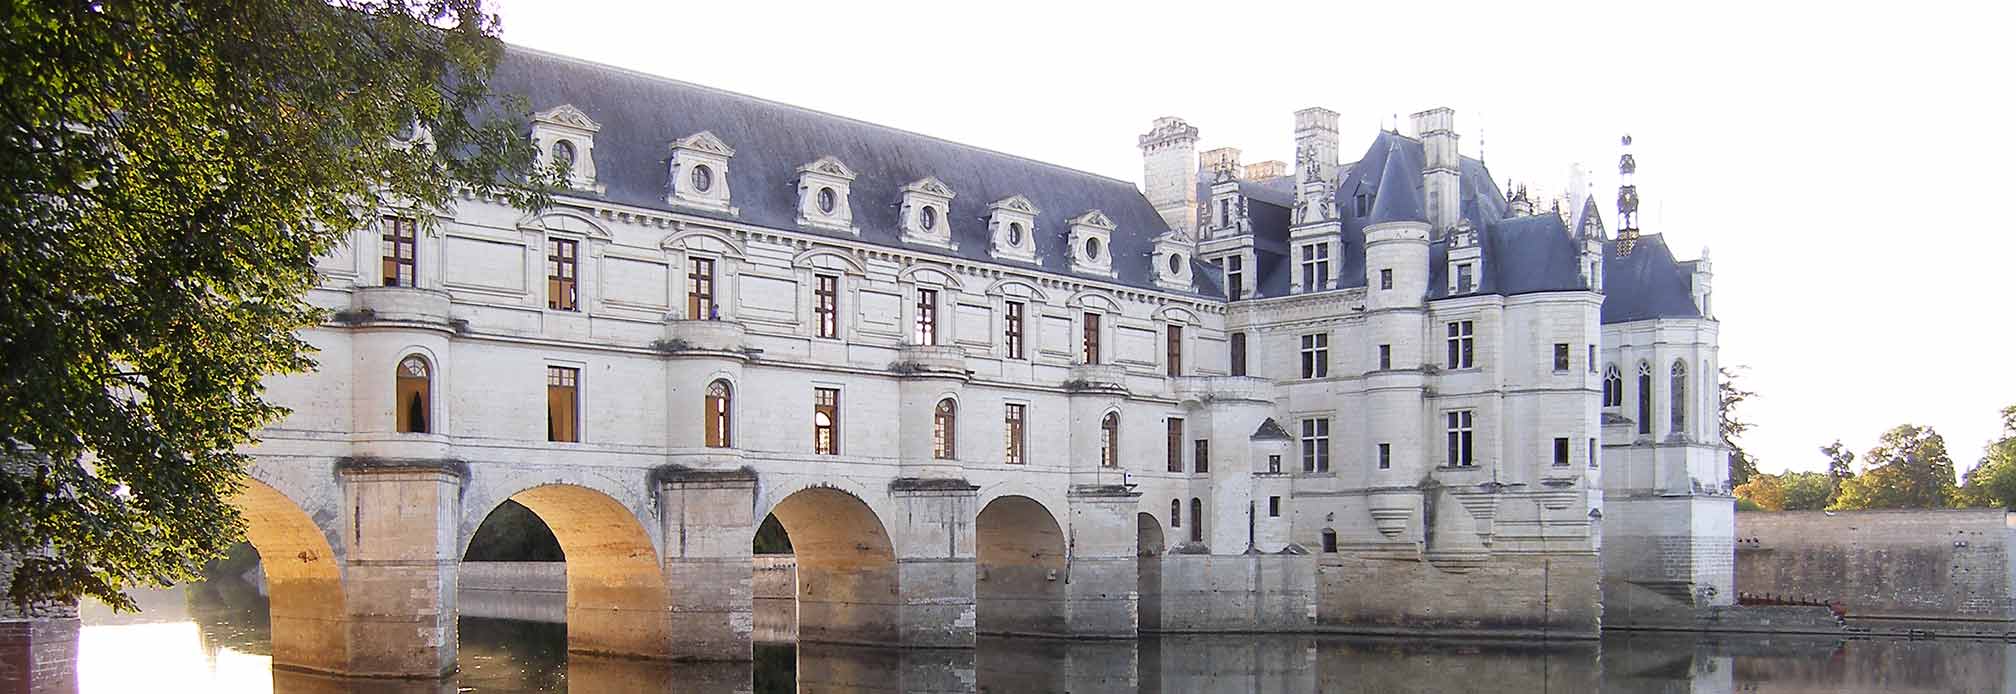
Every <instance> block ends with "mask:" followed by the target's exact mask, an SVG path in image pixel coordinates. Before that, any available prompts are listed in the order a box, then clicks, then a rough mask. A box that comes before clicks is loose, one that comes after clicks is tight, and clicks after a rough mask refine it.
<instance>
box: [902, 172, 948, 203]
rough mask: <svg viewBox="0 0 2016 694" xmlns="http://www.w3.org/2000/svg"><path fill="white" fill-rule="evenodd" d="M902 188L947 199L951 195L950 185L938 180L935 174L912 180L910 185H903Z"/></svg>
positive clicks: (906, 190)
mask: <svg viewBox="0 0 2016 694" xmlns="http://www.w3.org/2000/svg"><path fill="white" fill-rule="evenodd" d="M903 190H904V191H905V192H910V193H924V194H926V195H934V196H937V197H941V198H945V199H947V200H950V199H952V197H953V193H952V187H951V186H948V185H945V182H944V181H940V180H938V177H937V176H925V177H923V178H920V179H918V180H916V181H912V182H911V183H910V185H906V186H903Z"/></svg>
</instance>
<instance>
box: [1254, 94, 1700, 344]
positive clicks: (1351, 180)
mask: <svg viewBox="0 0 2016 694" xmlns="http://www.w3.org/2000/svg"><path fill="white" fill-rule="evenodd" d="M1424 160H1425V156H1424V153H1423V151H1422V147H1421V142H1420V141H1419V140H1416V139H1414V138H1410V137H1406V136H1403V135H1400V134H1398V133H1393V132H1387V131H1381V132H1380V133H1379V134H1378V136H1376V137H1374V138H1373V139H1372V142H1371V144H1370V145H1369V146H1368V147H1367V148H1366V150H1365V155H1364V156H1363V157H1361V158H1360V159H1359V160H1358V161H1357V162H1354V163H1351V164H1346V165H1345V166H1344V167H1343V168H1342V169H1341V170H1340V172H1339V175H1338V186H1337V211H1338V213H1339V217H1340V221H1341V222H1342V224H1341V226H1342V227H1343V231H1342V238H1341V239H1340V241H1341V243H1340V244H1339V245H1340V247H1341V252H1340V253H1339V255H1338V256H1337V257H1333V258H1332V259H1331V262H1332V263H1337V264H1338V270H1339V273H1340V276H1341V279H1340V282H1339V285H1340V286H1339V287H1338V289H1348V288H1353V287H1363V286H1365V227H1367V226H1370V225H1372V224H1373V223H1375V222H1377V221H1381V220H1383V219H1414V220H1419V219H1424V218H1425V214H1423V208H1422V206H1421V201H1422V200H1423V199H1424V198H1425V195H1424V194H1423V192H1422V190H1421V187H1422V185H1423V181H1422V171H1423V169H1424V168H1425V167H1424V165H1423V162H1424ZM1459 174H1460V175H1459V178H1460V182H1461V188H1462V195H1463V200H1462V211H1463V217H1464V218H1465V219H1468V220H1470V223H1471V225H1472V226H1473V227H1475V228H1476V229H1477V231H1478V234H1479V240H1480V246H1481V248H1480V253H1479V255H1480V256H1481V259H1482V262H1483V264H1484V272H1483V280H1482V282H1480V283H1479V285H1478V289H1477V293H1481V294H1500V295H1505V296H1513V295H1519V294H1530V293H1535V292H1549V291H1574V290H1580V289H1583V288H1584V287H1585V283H1584V280H1583V277H1582V275H1583V273H1582V268H1581V243H1580V242H1579V241H1578V240H1577V239H1576V237H1575V235H1574V233H1572V229H1571V228H1570V227H1569V226H1568V225H1567V224H1564V223H1563V222H1562V221H1561V218H1560V217H1559V216H1558V215H1555V214H1553V213H1552V212H1542V213H1540V214H1535V215H1530V216H1524V217H1513V216H1512V210H1511V205H1510V203H1509V202H1508V201H1507V200H1506V198H1505V194H1504V193H1503V192H1502V191H1501V189H1500V188H1499V187H1498V184H1497V183H1496V182H1495V181H1494V180H1493V179H1492V177H1491V173H1490V170H1489V169H1486V168H1485V166H1484V163H1483V162H1481V161H1477V160H1475V159H1470V158H1467V157H1466V158H1463V159H1462V160H1461V164H1460V170H1459ZM1395 177H1397V179H1396V178H1395ZM1389 183H1390V185H1389ZM1245 190H1247V188H1246V186H1243V185H1242V186H1241V191H1242V192H1244V191H1245ZM1360 193H1365V194H1376V195H1377V197H1376V198H1375V199H1374V200H1373V204H1372V209H1371V210H1370V211H1369V212H1370V213H1369V214H1368V215H1366V216H1363V217H1360V216H1358V215H1357V206H1356V198H1357V196H1358V194H1360ZM1292 204H1293V203H1292V198H1291V200H1290V201H1289V202H1288V204H1287V205H1283V206H1282V207H1280V208H1274V207H1272V206H1271V205H1267V204H1254V203H1251V202H1249V204H1248V210H1249V215H1250V214H1251V211H1253V210H1271V209H1279V210H1281V211H1282V212H1283V213H1285V212H1286V211H1287V209H1288V208H1289V206H1291V205H1292ZM1582 214H1597V207H1596V206H1595V204H1594V202H1593V201H1592V202H1590V203H1588V204H1585V205H1584V210H1583V211H1582ZM1580 218H1581V217H1580V215H1578V221H1579V219H1580ZM1276 219H1277V218H1275V217H1269V218H1268V223H1262V221H1261V219H1259V218H1255V219H1254V237H1255V238H1254V246H1255V249H1256V253H1255V255H1256V258H1255V260H1256V261H1257V262H1256V265H1257V266H1258V268H1257V274H1256V275H1255V276H1254V279H1252V280H1250V281H1249V282H1250V283H1251V284H1252V287H1251V288H1250V291H1251V292H1253V296H1254V297H1256V298H1264V297H1276V296H1285V295H1287V294H1288V289H1289V286H1290V280H1291V273H1293V272H1294V271H1295V268H1294V267H1292V262H1291V259H1290V258H1289V256H1288V244H1287V238H1288V227H1289V224H1288V220H1287V218H1286V217H1285V216H1284V217H1279V218H1278V219H1279V221H1275V220H1276ZM1599 223H1600V217H1599ZM1428 253H1429V266H1428V286H1429V296H1428V298H1430V299H1439V298H1445V297H1446V296H1448V291H1447V287H1448V285H1449V283H1448V278H1447V274H1448V272H1447V268H1448V263H1447V260H1448V250H1447V247H1446V246H1445V245H1444V243H1443V241H1441V240H1436V241H1433V242H1432V243H1431V244H1430V245H1429V251H1428ZM1689 267H1691V266H1689V265H1687V264H1686V263H1681V262H1679V261H1677V260H1676V259H1674V257H1673V254H1672V252H1671V251H1670V250H1669V249H1667V248H1666V245H1665V243H1664V242H1663V241H1660V240H1658V236H1657V235H1656V234H1651V235H1646V236H1643V237H1641V239H1640V241H1639V244H1638V250H1636V251H1634V252H1633V253H1632V254H1631V255H1630V256H1627V257H1625V258H1618V257H1616V248H1615V246H1614V244H1611V245H1606V246H1605V260H1604V304H1603V314H1602V315H1603V317H1602V321H1603V322H1604V323H1619V322H1626V321H1635V320H1645V319H1648V318H1699V317H1700V315H1701V314H1700V311H1699V310H1697V309H1696V308H1695V307H1694V299H1693V295H1692V293H1691V291H1690V289H1691V285H1692V281H1691V278H1690V277H1689V273H1690V272H1691V270H1689V269H1688V268H1689Z"/></svg>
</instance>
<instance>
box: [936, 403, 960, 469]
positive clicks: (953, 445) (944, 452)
mask: <svg viewBox="0 0 2016 694" xmlns="http://www.w3.org/2000/svg"><path fill="white" fill-rule="evenodd" d="M931 457H933V458H937V459H939V460H951V459H953V458H957V457H959V403H955V402H952V399H951V398H946V399H944V400H939V401H938V409H937V411H935V412H933V413H932V414H931Z"/></svg>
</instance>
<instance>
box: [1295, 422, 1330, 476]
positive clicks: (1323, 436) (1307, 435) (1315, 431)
mask: <svg viewBox="0 0 2016 694" xmlns="http://www.w3.org/2000/svg"><path fill="white" fill-rule="evenodd" d="M1302 471H1303V472H1329V471H1330V419H1329V418H1327V417H1312V418H1309V419H1304V420H1302Z"/></svg>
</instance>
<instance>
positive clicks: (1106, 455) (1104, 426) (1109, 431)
mask: <svg viewBox="0 0 2016 694" xmlns="http://www.w3.org/2000/svg"><path fill="white" fill-rule="evenodd" d="M1099 467H1120V413H1118V412H1108V413H1106V418H1105V419H1103V420H1100V421H1099Z"/></svg>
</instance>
